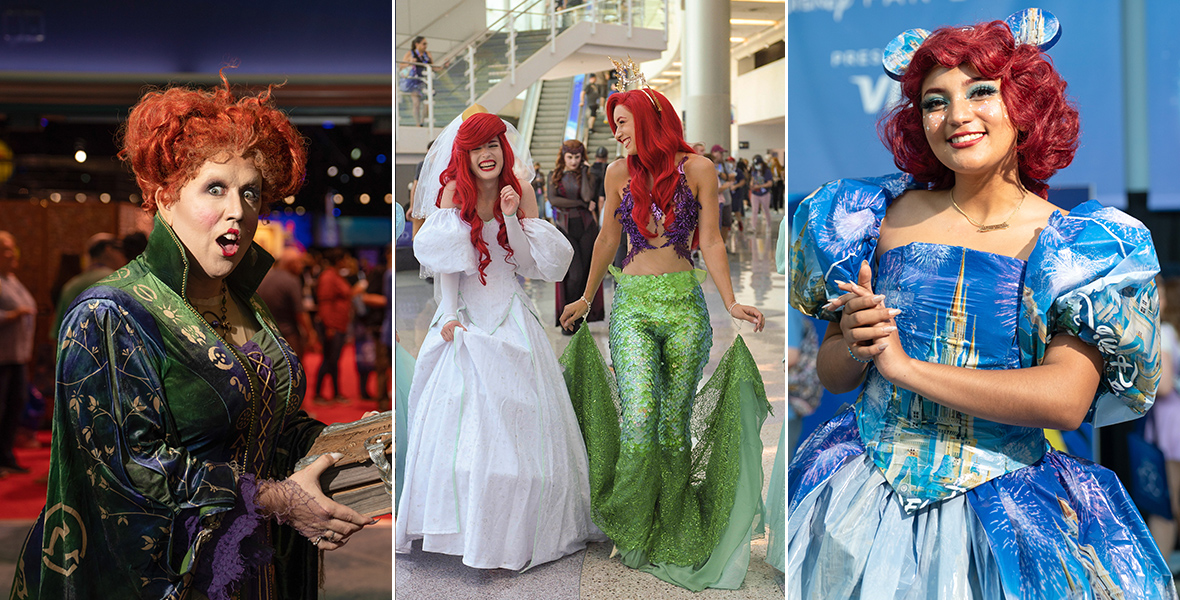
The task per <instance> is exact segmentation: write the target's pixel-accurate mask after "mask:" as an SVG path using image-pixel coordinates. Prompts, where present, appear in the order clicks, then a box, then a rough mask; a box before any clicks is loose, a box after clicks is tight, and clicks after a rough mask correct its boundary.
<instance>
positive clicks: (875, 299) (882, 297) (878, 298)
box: [873, 294, 885, 302]
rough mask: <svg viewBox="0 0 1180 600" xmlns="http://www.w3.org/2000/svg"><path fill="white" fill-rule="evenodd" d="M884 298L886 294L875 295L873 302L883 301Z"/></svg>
mask: <svg viewBox="0 0 1180 600" xmlns="http://www.w3.org/2000/svg"><path fill="white" fill-rule="evenodd" d="M884 300H885V295H884V294H877V295H876V296H873V302H883V301H884Z"/></svg>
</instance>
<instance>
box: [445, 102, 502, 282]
mask: <svg viewBox="0 0 1180 600" xmlns="http://www.w3.org/2000/svg"><path fill="white" fill-rule="evenodd" d="M507 131H508V128H507V127H505V126H504V121H502V120H500V117H497V116H496V115H493V114H490V113H475V114H473V115H471V116H469V117H467V118H466V119H463V124H462V125H460V126H459V131H458V132H457V133H456V134H455V145H454V147H452V148H451V162H450V164H448V165H447V169H446V170H445V171H443V172H442V175H440V176H439V178H438V180H439V183H441V184H442V188H441V189H440V191H439V197H438V200H436V201H435V204H436V205H437V204H438V203H439V202H441V201H442V189H446V187H447V184H448V183H450V182H451V181H454V182H455V195H454V198H453V202H454V203H455V207H456V208H458V209H459V216H460V218H462V219H463V220H464V221H465V222H466V223H467V224H468V225H469V226H470V227H471V245H472V246H475V251H476V252H478V253H479V282H480V283H482V284H484V285H487V275H486V274H485V273H484V269H486V268H487V266H488V265H490V264H492V254H491V252H489V251H488V244H487V242H485V241H484V239H483V220H482V219H480V218H479V213H478V212H476V204H477V201H478V200H479V189H478V188H477V186H476V182H475V176H474V175H472V173H471V151H472V150H474V149H476V148H478V147H480V146H482V145H484V144H486V143H488V142H490V141H491V140H493V139H498V140H499V141H500V150H501V152H503V154H504V159H503V160H502V161H501V165H500V180H499V185H498V187H497V188H496V191H497V194H499V190H501V189H504V186H506V185H508V186H512V189H514V190H516V193H517V194H519V193H520V181H519V180H518V179H517V178H516V174H515V173H513V172H512V169H513V167H514V166H515V165H516V158H515V156H513V154H512V147H511V146H509V145H508V136H507V135H506V132H507ZM497 197H498V196H497ZM493 207H494V208H493V214H494V215H495V216H496V220H497V221H499V223H500V231H499V232H498V233H496V241H497V242H499V244H500V247H501V248H503V249H504V250H505V251H507V252H508V255H507V256H505V257H504V260H505V261H507V260H508V259H509V258H511V257H512V254H513V252H512V247H511V246H509V245H508V229H506V228H505V225H504V212H503V211H502V210H501V209H500V202H499V200H497V201H496V202H495V203H494V204H493Z"/></svg>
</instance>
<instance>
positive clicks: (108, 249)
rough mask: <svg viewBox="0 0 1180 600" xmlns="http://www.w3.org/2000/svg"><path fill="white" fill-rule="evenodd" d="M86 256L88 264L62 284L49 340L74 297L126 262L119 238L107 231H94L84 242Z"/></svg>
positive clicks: (56, 332)
mask: <svg viewBox="0 0 1180 600" xmlns="http://www.w3.org/2000/svg"><path fill="white" fill-rule="evenodd" d="M86 256H87V257H89V260H90V266H89V267H87V268H86V270H85V271H82V272H81V273H79V274H78V275H76V276H74V277H73V278H72V279H70V280H69V281H67V282H66V284H65V285H64V286H62V289H61V296H60V297H58V299H57V305H56V306H57V310H56V311H54V313H53V325H51V326H50V327H49V339H51V340H56V339H57V334H58V329H61V320H62V317H64V316H65V314H66V310H67V309H68V308H69V307H70V303H71V302H73V301H74V298H77V297H78V294H81V293H82V291H83V290H85V289H86V288H88V287H90V286H92V285H94V284H95V283H97V282H98V281H99V280H100V279H102V278H104V277H106V276H107V275H110V274H111V273H114V272H115V269H118V268H120V267H122V266H123V265H125V264H127V259H126V258H125V257H124V256H123V248H122V246H121V245H120V244H119V240H118V239H117V238H115V236H113V235H111V234H109V233H96V234H94V235H92V236H90V239H89V240H87V242H86Z"/></svg>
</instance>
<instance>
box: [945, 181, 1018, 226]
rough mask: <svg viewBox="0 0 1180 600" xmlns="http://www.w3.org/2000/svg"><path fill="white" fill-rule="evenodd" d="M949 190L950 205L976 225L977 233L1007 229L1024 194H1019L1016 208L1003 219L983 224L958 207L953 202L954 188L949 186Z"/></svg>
mask: <svg viewBox="0 0 1180 600" xmlns="http://www.w3.org/2000/svg"><path fill="white" fill-rule="evenodd" d="M950 192H951V206H953V207H955V210H957V211H959V214H960V215H963V218H964V219H967V222H969V223H971V224H972V225H974V226H975V227H976V231H978V232H979V233H987V232H989V231H999V230H1001V229H1007V228H1008V221H1011V220H1012V217H1014V216H1016V213H1017V212H1020V207H1022V206H1024V194H1021V195H1020V202H1018V203H1017V204H1016V208H1015V209H1013V210H1012V212H1010V213H1008V218H1007V219H1004V220H1003V221H1001V222H999V223H996V224H994V225H984V224H983V223H980V222H978V221H976V220H975V219H972V218H971V215H969V214H967V213H965V212H963V209H961V208H959V205H958V204H957V203H956V202H955V188H951V190H950Z"/></svg>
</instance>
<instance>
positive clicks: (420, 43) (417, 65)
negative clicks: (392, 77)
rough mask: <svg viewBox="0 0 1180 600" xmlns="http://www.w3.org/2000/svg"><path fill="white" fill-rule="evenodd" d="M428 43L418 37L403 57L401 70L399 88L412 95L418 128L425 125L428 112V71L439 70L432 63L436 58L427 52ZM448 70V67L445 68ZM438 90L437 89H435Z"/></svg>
mask: <svg viewBox="0 0 1180 600" xmlns="http://www.w3.org/2000/svg"><path fill="white" fill-rule="evenodd" d="M426 46H427V42H426V38H425V37H423V36H420V35H419V36H417V37H415V38H414V40H413V41H412V42H411V43H410V49H409V50H408V51H406V54H405V56H403V57H402V60H401V63H400V64H401V67H400V70H399V76H400V81H399V82H398V87H399V88H400V89H401V91H402V92H403V93H405V94H409V95H410V102H411V103H412V104H413V107H414V123H415V124H417V126H418V127H422V126H423V125H424V124H425V118H426V116H427V115H426V114H425V113H426V112H427V111H426V110H423V107H422V96H423V94H425V93H426V91H427V90H426V69H428V68H429V69H434V70H435V71H438V70H439V68H438V67H437V66H435V65H433V64H431V63H433V62H434V57H432V56H431V55H430V52H429V51H427V50H426ZM443 68H446V65H444V66H443ZM435 89H437V88H435Z"/></svg>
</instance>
